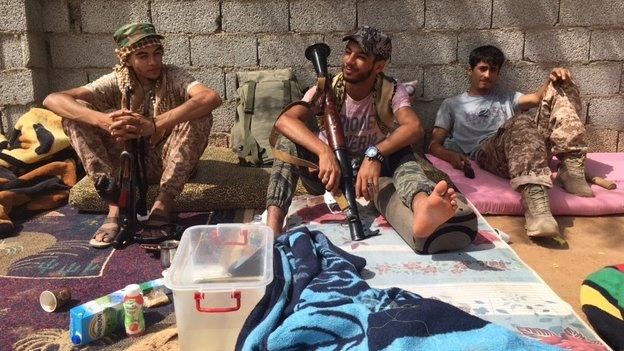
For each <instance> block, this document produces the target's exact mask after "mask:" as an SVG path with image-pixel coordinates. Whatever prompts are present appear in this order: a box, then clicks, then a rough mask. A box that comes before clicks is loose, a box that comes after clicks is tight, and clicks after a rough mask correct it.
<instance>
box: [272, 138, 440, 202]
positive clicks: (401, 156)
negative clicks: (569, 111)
mask: <svg viewBox="0 0 624 351" xmlns="http://www.w3.org/2000/svg"><path fill="white" fill-rule="evenodd" d="M277 147H278V148H279V149H280V150H282V151H286V152H289V153H290V154H291V155H295V156H297V157H299V158H303V159H306V160H308V161H311V162H313V163H315V164H318V157H316V155H314V154H313V153H311V152H309V151H307V150H305V149H304V148H302V147H298V146H295V144H294V143H293V142H292V141H290V140H288V139H287V138H285V137H283V136H282V137H280V141H279V143H278V145H277ZM415 157H416V156H415V155H414V154H413V153H412V150H411V149H410V148H409V147H406V148H404V149H401V150H399V151H397V152H395V153H394V154H392V155H390V156H389V157H387V158H386V159H385V160H384V162H383V165H382V170H381V176H382V177H392V181H393V183H394V187H395V188H396V191H397V193H398V194H399V197H400V198H401V202H403V204H404V205H405V206H407V207H408V208H409V209H411V208H412V201H413V199H414V196H415V195H416V194H417V193H419V192H424V193H426V194H427V195H429V194H431V193H432V192H433V188H434V187H435V183H433V182H432V181H431V180H429V178H427V176H426V175H425V173H424V171H423V168H422V167H421V166H420V164H418V163H417V162H416V159H415ZM355 162H357V160H356V161H355ZM299 178H301V182H302V184H303V186H304V187H305V188H306V190H307V191H308V192H309V193H310V194H312V195H322V194H324V193H325V186H324V185H323V183H322V182H321V181H320V179H318V174H317V173H310V171H309V170H308V168H306V167H299V166H296V165H293V164H290V163H286V162H282V161H280V160H277V159H276V160H275V161H274V162H273V168H272V169H271V177H270V178H269V186H268V190H267V202H266V206H267V208H268V207H269V206H277V207H279V208H281V209H282V210H284V211H285V212H288V208H289V207H290V204H291V202H292V198H293V195H294V191H295V188H296V187H297V180H298V179H299Z"/></svg>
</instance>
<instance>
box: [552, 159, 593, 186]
mask: <svg viewBox="0 0 624 351" xmlns="http://www.w3.org/2000/svg"><path fill="white" fill-rule="evenodd" d="M558 178H559V181H560V182H561V184H562V185H563V188H564V189H565V191H567V192H569V193H570V194H574V195H578V196H583V197H593V196H594V192H593V191H592V190H591V188H590V187H589V184H587V180H585V156H584V155H582V156H581V155H579V154H570V155H567V156H564V157H562V160H561V163H559V173H558Z"/></svg>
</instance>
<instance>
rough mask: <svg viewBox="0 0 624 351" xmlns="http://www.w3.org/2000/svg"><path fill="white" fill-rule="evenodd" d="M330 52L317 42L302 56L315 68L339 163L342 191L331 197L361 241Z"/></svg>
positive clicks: (329, 133) (332, 144)
mask: <svg viewBox="0 0 624 351" xmlns="http://www.w3.org/2000/svg"><path fill="white" fill-rule="evenodd" d="M330 52H331V50H330V48H329V46H327V44H325V43H317V44H314V45H311V46H309V47H308V48H307V49H306V51H305V56H306V58H307V59H308V60H310V61H311V62H312V64H313V65H314V70H315V71H316V75H317V92H318V93H319V94H320V96H321V99H322V106H323V123H324V126H325V132H326V133H327V140H328V142H329V146H330V147H331V148H332V150H334V154H335V155H336V158H337V159H338V163H339V164H340V172H341V176H342V177H341V178H342V179H341V182H340V188H341V190H342V192H341V193H339V194H336V195H335V196H334V197H335V199H336V202H337V203H338V205H339V206H340V209H341V210H342V211H343V212H344V213H345V215H346V216H347V221H348V222H349V231H350V233H351V239H352V240H363V239H366V238H367V237H368V236H367V235H365V234H364V228H363V227H362V221H361V220H360V215H359V213H358V207H357V202H356V201H355V187H354V185H353V183H354V182H353V169H352V167H351V161H350V160H349V153H348V150H347V146H346V142H345V135H344V130H343V129H342V122H341V120H340V115H339V111H336V98H335V96H334V92H333V90H332V89H331V77H330V75H329V73H328V72H327V56H329V53H330Z"/></svg>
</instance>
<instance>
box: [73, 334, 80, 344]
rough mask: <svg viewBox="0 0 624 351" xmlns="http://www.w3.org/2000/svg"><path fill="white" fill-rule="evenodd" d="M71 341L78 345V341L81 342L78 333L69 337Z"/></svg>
mask: <svg viewBox="0 0 624 351" xmlns="http://www.w3.org/2000/svg"><path fill="white" fill-rule="evenodd" d="M71 341H72V343H74V345H80V343H81V342H82V338H81V337H80V335H78V334H74V335H72V337H71Z"/></svg>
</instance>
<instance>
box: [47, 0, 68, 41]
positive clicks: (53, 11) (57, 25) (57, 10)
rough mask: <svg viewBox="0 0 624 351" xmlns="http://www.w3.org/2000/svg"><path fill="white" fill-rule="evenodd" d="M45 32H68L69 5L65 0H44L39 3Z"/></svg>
mask: <svg viewBox="0 0 624 351" xmlns="http://www.w3.org/2000/svg"><path fill="white" fill-rule="evenodd" d="M41 5H42V6H43V7H42V13H44V14H45V15H44V16H42V17H43V18H41V20H42V21H43V30H44V31H45V32H56V33H65V32H69V5H68V4H67V0H46V1H43V2H42V4H41Z"/></svg>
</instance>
